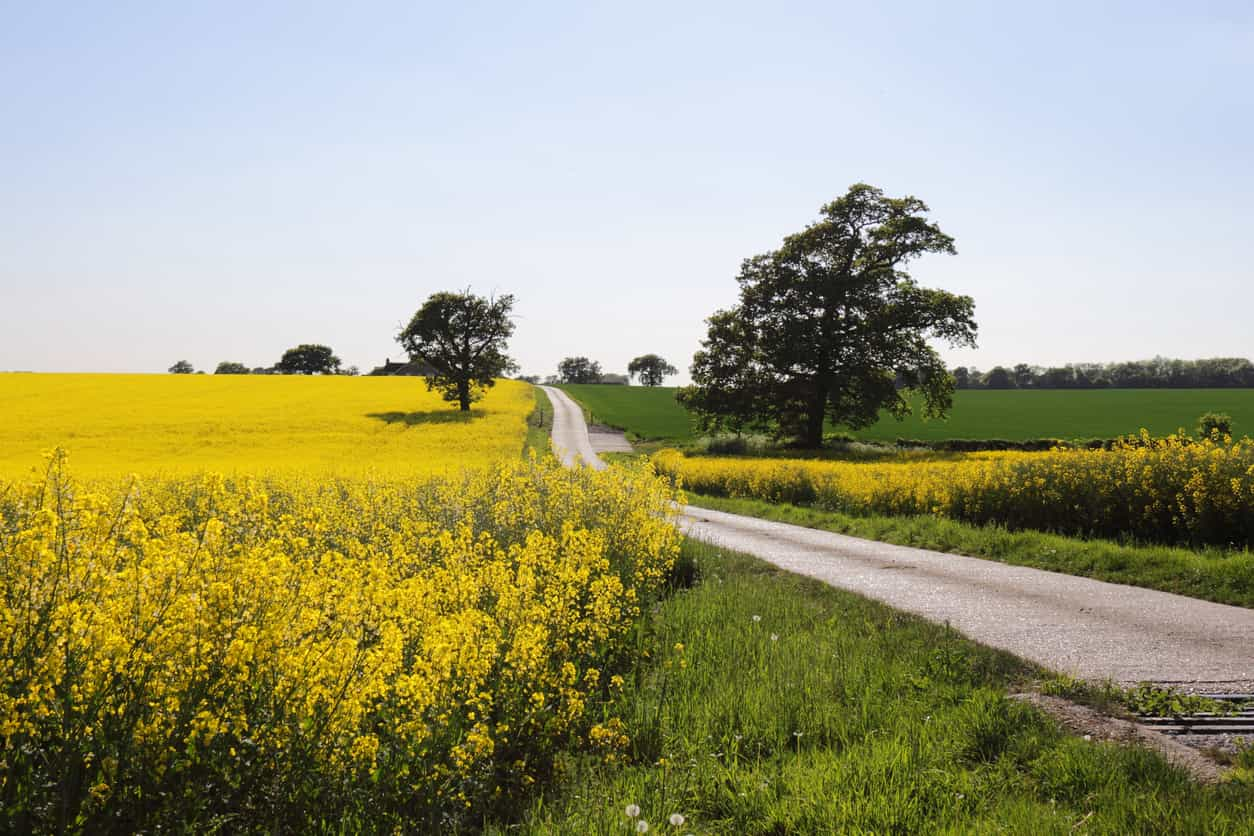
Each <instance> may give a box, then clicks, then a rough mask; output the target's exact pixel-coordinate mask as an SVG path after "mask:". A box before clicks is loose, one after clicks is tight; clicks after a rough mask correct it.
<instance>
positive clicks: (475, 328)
mask: <svg viewBox="0 0 1254 836" xmlns="http://www.w3.org/2000/svg"><path fill="white" fill-rule="evenodd" d="M513 307H514V297H513V296H511V295H508V294H507V295H505V296H498V297H496V298H490V299H485V298H484V297H482V296H475V295H474V294H472V293H471V292H470V291H469V290H467V291H465V292H462V293H447V292H446V293H436V294H433V295H432V296H431V297H430V298H429V299H427V301H426V302H425V303H424V304H423V306H422V307H421V308H419V310H418V312H417V313H416V314H414V316H413V319H411V320H410V321H409V324H408V325H406V326H405V328H404V329H403V330H402V331H401V332H400V334H398V335H397V337H396V341H397V342H399V343H400V344H401V346H402V347H404V349H405V350H406V351H407V352H409V357H410V359H411V360H424V361H426V363H427V364H428V365H430V366H431V367H432V368H433V369H435V374H433V375H431V376H429V377H428V378H427V389H429V390H432V391H439V392H440V394H441V395H442V396H443V397H444V400H446V401H449V402H450V403H456V404H457V405H458V406H459V407H460V408H461V410H462V411H463V412H468V411H469V410H470V405H471V404H472V403H473V402H475V401H477V400H479V399H480V398H482V397H483V394H484V391H485V390H486V389H487V388H489V387H491V386H493V385H494V384H495V383H496V378H498V377H501V376H503V375H505V374H508V373H510V372H513V371H515V370H516V369H517V366H516V365H515V364H514V361H513V360H512V359H510V358H509V356H507V355H506V354H505V350H506V348H507V345H506V343H507V341H508V340H509V338H510V336H511V335H512V334H513V333H514V322H513V320H511V319H510V318H509V313H510V311H511V310H512V309H513Z"/></svg>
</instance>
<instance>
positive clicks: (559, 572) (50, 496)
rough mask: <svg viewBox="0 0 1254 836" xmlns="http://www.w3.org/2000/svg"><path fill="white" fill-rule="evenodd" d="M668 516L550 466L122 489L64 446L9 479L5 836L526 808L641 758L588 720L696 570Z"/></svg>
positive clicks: (0, 608)
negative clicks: (559, 766) (681, 571)
mask: <svg viewBox="0 0 1254 836" xmlns="http://www.w3.org/2000/svg"><path fill="white" fill-rule="evenodd" d="M672 499H673V492H671V491H670V490H669V489H668V487H667V485H666V483H665V481H664V480H661V479H658V478H656V477H655V476H654V475H653V474H652V473H650V472H648V471H647V470H635V471H632V472H627V471H624V470H621V469H618V468H612V469H611V470H609V471H607V472H605V473H600V474H598V473H594V472H592V471H589V470H580V471H570V470H565V469H562V468H560V467H559V466H558V465H557V464H556V463H555V462H553V461H551V460H545V461H537V460H535V459H532V460H530V461H526V462H521V461H517V460H515V461H512V462H504V463H499V464H497V465H496V466H494V467H492V468H487V469H483V470H480V471H478V472H473V473H468V474H464V475H461V476H459V477H454V478H443V479H436V480H433V481H428V482H423V483H417V484H416V483H413V482H403V481H399V480H393V481H384V480H380V481H369V480H364V479H341V480H330V481H325V480H314V479H300V478H295V477H270V478H268V479H264V480H256V479H250V478H238V479H228V478H224V477H220V476H201V477H196V478H188V479H182V480H171V481H164V482H162V481H137V482H134V483H132V484H131V485H129V487H127V488H126V489H124V490H119V491H112V490H104V489H90V488H80V487H78V486H76V485H75V484H74V483H73V482H72V481H71V480H70V479H69V477H68V476H67V475H66V473H65V466H64V462H63V457H62V455H61V454H59V453H58V454H55V455H54V456H53V458H52V460H51V462H50V464H49V468H48V474H47V478H46V479H44V480H42V481H31V482H29V483H27V484H21V483H9V484H7V485H6V484H3V483H0V682H3V683H4V685H3V688H2V689H0V744H2V746H3V752H2V760H0V808H2V809H3V810H4V811H5V812H4V813H2V814H0V829H3V830H26V829H29V828H34V829H37V830H57V831H61V830H65V829H73V830H87V831H92V830H95V829H99V830H110V829H112V830H119V829H120V830H125V829H127V823H128V822H129V823H131V824H132V825H139V824H143V825H144V827H145V829H152V828H153V827H154V826H155V825H159V824H160V823H161V822H163V821H164V822H166V823H167V824H169V825H171V826H176V829H177V828H183V829H186V828H189V827H190V828H191V829H197V823H198V822H199V823H209V822H212V821H222V820H225V819H222V818H221V817H223V816H244V817H245V818H244V819H242V821H249V820H251V821H255V822H275V821H283V822H284V824H283V829H290V830H293V831H296V832H299V831H300V830H302V829H303V828H302V823H306V824H308V823H312V822H318V821H321V822H323V823H325V822H327V821H333V820H340V821H345V819H344V817H345V816H348V817H349V818H350V819H351V818H352V816H353V815H358V816H365V817H368V821H369V823H370V828H369V829H372V830H376V829H377V830H381V829H385V828H384V826H383V825H385V824H387V823H389V822H392V823H394V824H395V825H396V826H398V827H401V828H402V829H404V830H415V829H416V830H429V831H431V832H434V831H436V830H439V829H444V828H447V827H452V826H455V825H456V824H457V822H458V821H459V820H460V819H459V817H460V816H464V815H466V811H467V810H469V809H470V808H471V807H472V806H473V807H474V808H475V809H476V810H477V811H480V812H481V811H482V810H484V809H486V807H487V806H489V805H491V804H492V803H499V804H504V803H506V802H507V800H508V799H510V798H511V797H514V798H516V797H517V791H518V790H519V789H521V788H523V787H525V786H526V785H527V784H529V783H531V782H532V781H534V780H535V779H536V778H537V777H538V776H542V775H544V774H545V773H546V771H547V770H549V769H550V768H551V765H552V761H551V756H552V754H553V753H554V751H555V750H556V748H557V747H558V746H560V745H562V744H564V743H569V742H570V741H571V740H574V739H581V740H589V735H590V743H591V744H592V745H593V746H594V747H595V748H599V749H603V748H605V747H607V746H609V747H618V746H621V745H622V744H623V737H622V727H621V726H620V725H617V724H614V723H613V722H610V723H603V724H601V725H596V726H594V725H592V721H593V720H594V719H597V718H596V717H593V716H592V715H593V714H594V713H595V714H597V716H598V717H599V713H597V712H593V711H591V710H590V707H591V706H593V705H595V704H596V703H597V702H598V701H600V700H603V699H604V698H605V697H606V696H607V695H608V693H609V691H610V689H611V688H613V683H612V682H611V674H612V672H613V669H614V668H615V667H620V666H621V665H622V664H623V662H624V660H625V657H626V654H627V653H628V652H629V646H628V641H627V639H628V636H629V634H630V631H631V629H632V625H633V623H634V622H635V620H636V619H637V617H638V616H639V614H640V611H641V608H642V607H645V606H648V605H649V604H650V603H651V602H652V601H653V600H655V599H656V598H657V596H659V595H660V594H661V591H662V587H663V584H664V583H665V581H666V579H667V577H668V574H669V572H670V570H671V567H672V565H673V563H674V560H675V558H676V556H677V553H678V548H679V534H678V533H677V530H676V529H675V527H674V526H673V524H672V519H671V518H672V517H673V515H674V513H675V512H674V508H673V505H672V502H671V500H672ZM613 680H614V681H616V682H621V679H619V678H618V677H617V676H614V677H613ZM206 826H207V824H206ZM267 826H268V825H267ZM389 826H390V825H389ZM349 829H352V827H351V826H350V827H349Z"/></svg>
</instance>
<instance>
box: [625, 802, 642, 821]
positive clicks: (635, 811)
mask: <svg viewBox="0 0 1254 836" xmlns="http://www.w3.org/2000/svg"><path fill="white" fill-rule="evenodd" d="M627 815H628V816H630V817H631V818H633V819H634V818H635V817H636V816H638V815H640V805H639V804H628V805H627Z"/></svg>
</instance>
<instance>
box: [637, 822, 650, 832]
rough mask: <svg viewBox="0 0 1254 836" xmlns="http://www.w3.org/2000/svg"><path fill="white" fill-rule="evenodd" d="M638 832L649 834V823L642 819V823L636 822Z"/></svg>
mask: <svg viewBox="0 0 1254 836" xmlns="http://www.w3.org/2000/svg"><path fill="white" fill-rule="evenodd" d="M636 832H637V833H648V832H649V823H648V822H647V821H645V820H644V819H641V820H640V821H638V822H636Z"/></svg>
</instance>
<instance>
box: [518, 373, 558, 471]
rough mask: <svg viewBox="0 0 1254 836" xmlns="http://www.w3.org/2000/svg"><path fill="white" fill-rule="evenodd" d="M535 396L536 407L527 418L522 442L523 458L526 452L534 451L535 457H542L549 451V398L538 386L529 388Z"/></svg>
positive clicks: (550, 417)
mask: <svg viewBox="0 0 1254 836" xmlns="http://www.w3.org/2000/svg"><path fill="white" fill-rule="evenodd" d="M531 388H532V391H533V392H534V394H535V399H536V406H535V409H533V410H532V411H531V414H530V415H528V416H527V438H526V440H524V441H523V449H522V452H523V457H524V458H525V457H526V455H527V453H528V451H530V450H534V451H535V453H536V455H537V456H543V455H545V454H547V453H548V452H549V450H550V449H551V448H550V446H549V438H550V434H551V433H552V432H553V404H551V403H549V396H548V395H546V394H544V390H543V389H541V388H540V387H539V386H533V387H531Z"/></svg>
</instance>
